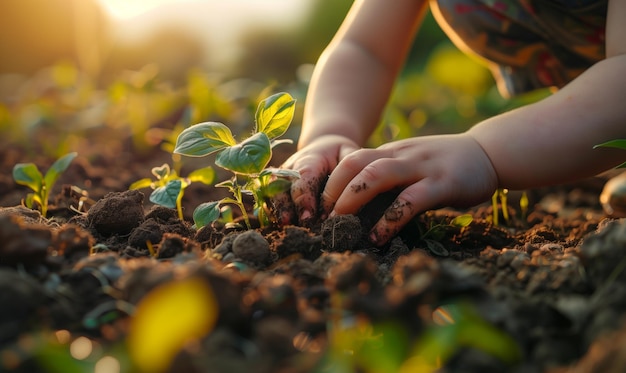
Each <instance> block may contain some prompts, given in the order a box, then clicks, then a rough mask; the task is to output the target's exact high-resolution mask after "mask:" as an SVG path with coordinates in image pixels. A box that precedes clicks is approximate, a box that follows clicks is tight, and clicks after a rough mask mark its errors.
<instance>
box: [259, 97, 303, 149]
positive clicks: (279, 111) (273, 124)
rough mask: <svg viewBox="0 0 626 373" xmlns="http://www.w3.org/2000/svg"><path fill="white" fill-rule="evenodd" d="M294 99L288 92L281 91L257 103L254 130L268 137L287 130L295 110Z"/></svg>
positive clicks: (274, 136) (279, 134) (271, 137)
mask: <svg viewBox="0 0 626 373" xmlns="http://www.w3.org/2000/svg"><path fill="white" fill-rule="evenodd" d="M295 104H296V100H294V99H293V97H291V95H290V94H288V93H285V92H281V93H277V94H275V95H272V96H270V97H268V98H266V99H265V100H263V101H261V102H260V103H259V106H258V108H257V111H256V115H255V117H256V118H255V119H256V125H257V128H256V131H255V132H263V133H265V134H266V135H267V137H269V138H270V139H274V138H276V137H279V136H281V135H282V134H284V133H285V132H286V131H287V128H289V125H290V124H291V120H292V119H293V114H294V112H295Z"/></svg>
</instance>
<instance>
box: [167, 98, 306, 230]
mask: <svg viewBox="0 0 626 373" xmlns="http://www.w3.org/2000/svg"><path fill="white" fill-rule="evenodd" d="M295 102H296V100H294V99H293V98H292V97H291V95H289V94H288V93H284V92H283V93H277V94H274V95H272V96H270V97H268V98H266V99H265V100H263V101H261V102H260V103H259V106H258V107H257V110H256V114H255V122H256V126H255V129H254V132H253V134H252V135H251V136H250V137H248V138H246V139H245V140H243V141H241V142H237V141H236V140H235V138H234V137H233V134H232V132H231V130H230V129H229V128H228V127H227V126H226V125H224V124H222V123H219V122H204V123H199V124H196V125H193V126H191V127H189V128H187V129H185V130H184V131H183V132H181V133H180V135H179V136H178V139H177V141H176V147H175V148H174V153H176V154H182V155H186V156H190V157H203V156H206V155H209V154H212V153H217V154H216V158H215V164H216V165H217V166H219V167H222V168H223V169H225V170H228V171H230V172H232V173H233V177H232V178H231V179H229V180H225V181H223V182H221V183H218V184H216V186H219V187H224V188H227V189H228V190H229V191H230V192H231V194H232V196H233V197H232V198H230V197H227V198H224V199H222V200H220V201H214V202H207V203H203V204H201V205H199V206H198V207H197V208H196V210H195V211H194V222H195V224H196V226H197V227H198V228H200V227H202V226H204V225H206V224H207V223H209V222H211V221H214V220H216V219H218V218H219V212H220V210H219V207H220V205H221V204H224V203H229V204H234V205H236V206H237V207H239V209H240V210H241V213H242V217H243V219H244V222H245V224H246V226H247V228H248V229H249V228H250V227H251V225H250V220H249V218H248V212H247V211H246V207H245V204H244V199H243V196H244V194H249V195H252V197H253V199H254V213H255V215H256V216H257V217H258V219H259V222H260V223H261V225H267V224H268V223H269V215H268V213H267V211H266V202H267V201H268V200H269V199H270V198H272V197H273V196H275V195H277V194H278V193H281V192H284V191H286V190H288V189H289V186H290V185H291V181H290V179H292V178H297V177H299V176H300V175H299V174H298V172H296V171H293V170H285V169H278V168H267V165H268V163H269V161H270V160H271V158H272V149H273V148H274V146H276V145H278V144H282V143H290V142H291V140H279V139H278V137H280V136H282V135H283V134H284V133H285V132H286V131H287V129H288V128H289V125H290V124H291V120H292V119H293V115H294V111H295ZM240 177H243V178H244V180H243V184H241V183H240V180H239V178H240ZM196 218H197V220H196Z"/></svg>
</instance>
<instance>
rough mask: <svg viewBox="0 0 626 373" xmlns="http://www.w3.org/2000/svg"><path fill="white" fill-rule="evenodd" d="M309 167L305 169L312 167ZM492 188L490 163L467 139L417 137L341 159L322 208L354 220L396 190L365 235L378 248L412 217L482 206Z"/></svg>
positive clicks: (494, 179)
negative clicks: (377, 199) (444, 209)
mask: <svg viewBox="0 0 626 373" xmlns="http://www.w3.org/2000/svg"><path fill="white" fill-rule="evenodd" d="M320 154H321V153H320ZM301 159H305V157H301ZM335 159H336V158H335ZM311 161H312V162H309V163H307V166H308V167H313V166H314V162H313V160H311ZM326 166H327V165H326ZM305 169H306V168H305ZM330 169H332V167H330V168H328V167H327V168H325V169H324V171H328V170H330ZM318 170H319V169H318ZM497 187H498V178H497V175H496V172H495V170H494V168H493V166H492V164H491V161H490V160H489V158H488V156H487V155H486V154H485V152H484V151H483V149H482V147H481V146H480V144H479V143H478V142H477V141H476V140H475V139H474V138H473V137H472V136H471V135H468V134H457V135H441V136H423V137H415V138H411V139H406V140H401V141H396V142H392V143H388V144H385V145H383V146H381V147H379V148H376V149H362V150H358V151H355V152H352V153H351V154H349V155H347V156H346V157H344V158H343V159H342V160H341V162H340V163H339V164H338V165H337V166H336V167H335V170H334V171H333V172H332V173H331V175H330V177H329V179H328V182H327V183H326V187H325V188H324V191H323V193H322V205H323V206H322V207H323V209H324V210H325V211H330V210H331V209H332V213H331V214H333V215H334V214H356V213H357V212H358V210H359V209H360V208H361V207H362V206H364V205H365V204H367V203H368V202H370V201H371V200H372V199H374V197H376V196H377V195H378V194H380V193H383V192H385V191H390V190H396V189H399V190H401V192H400V194H399V195H398V196H397V198H396V200H395V201H394V202H393V203H392V205H391V206H389V208H387V210H386V211H385V213H384V214H383V216H382V217H381V218H380V220H379V221H378V222H377V223H376V225H375V226H374V227H373V228H372V231H371V233H370V239H371V240H372V242H373V243H374V244H376V245H382V244H384V243H386V242H387V241H388V240H389V239H390V238H392V237H393V236H394V235H396V234H397V233H398V232H399V231H400V229H401V228H402V227H403V226H404V225H405V224H407V223H408V222H409V221H410V220H411V219H412V218H413V217H414V216H415V215H417V214H418V213H420V212H423V211H426V210H429V209H433V208H437V207H443V206H459V207H460V206H472V205H475V204H477V203H480V202H483V201H485V200H487V199H488V198H489V197H490V196H491V195H492V194H493V193H494V191H495V190H496V188H497Z"/></svg>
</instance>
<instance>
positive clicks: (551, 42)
mask: <svg viewBox="0 0 626 373" xmlns="http://www.w3.org/2000/svg"><path fill="white" fill-rule="evenodd" d="M432 7H433V12H434V13H435V14H436V15H437V16H438V17H437V19H438V21H439V22H440V23H441V22H443V23H444V24H447V26H448V27H444V29H445V30H446V32H448V33H449V34H450V36H451V38H452V40H454V41H455V43H457V45H458V46H459V47H460V48H462V49H464V50H469V51H471V52H474V53H476V54H477V55H479V56H481V57H483V58H485V59H486V60H488V61H489V62H491V64H490V67H491V70H492V72H493V73H494V76H495V78H496V80H497V82H498V88H499V89H500V92H501V93H503V94H504V95H507V96H508V95H516V94H520V93H524V92H528V91H531V90H534V89H538V88H545V87H557V88H558V87H562V86H564V85H565V84H567V83H568V82H569V81H571V80H572V79H574V78H575V77H576V76H578V75H579V74H580V73H582V72H583V71H584V70H585V69H586V68H588V67H589V66H590V65H592V64H594V63H595V62H597V61H599V60H601V59H603V58H604V57H605V49H604V31H605V23H606V10H607V0H602V1H593V0H569V1H568V0H536V1H533V0H518V1H499V0H433V1H432Z"/></svg>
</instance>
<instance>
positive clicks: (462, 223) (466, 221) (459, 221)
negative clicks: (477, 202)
mask: <svg viewBox="0 0 626 373" xmlns="http://www.w3.org/2000/svg"><path fill="white" fill-rule="evenodd" d="M472 220H474V218H473V217H472V215H471V214H463V215H459V216H457V217H456V218H454V219H452V221H451V222H450V225H452V226H455V227H459V228H461V227H467V226H468V225H470V224H471V223H472Z"/></svg>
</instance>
